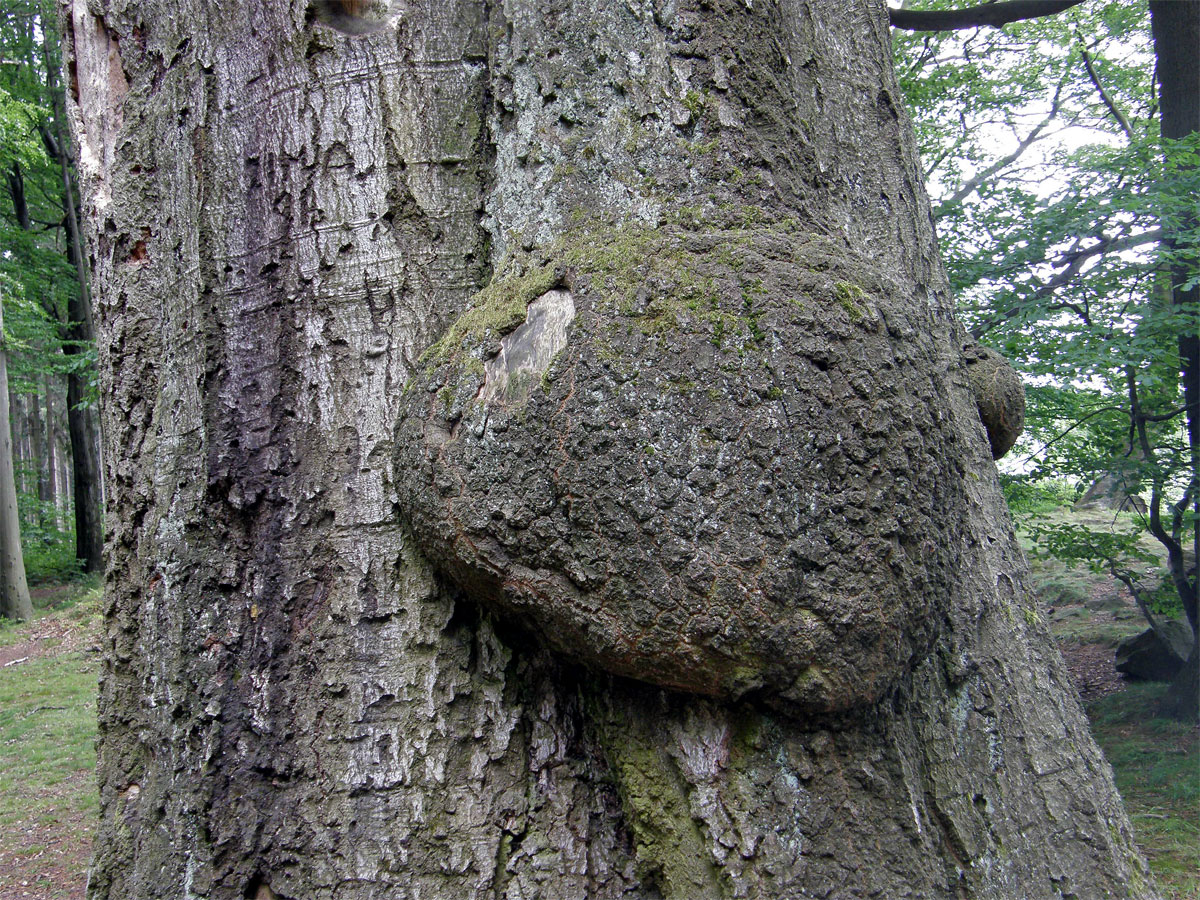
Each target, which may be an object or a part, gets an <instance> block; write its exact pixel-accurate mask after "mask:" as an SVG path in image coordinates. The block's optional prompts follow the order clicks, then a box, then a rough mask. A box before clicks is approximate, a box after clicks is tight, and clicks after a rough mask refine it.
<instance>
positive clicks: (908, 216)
mask: <svg viewBox="0 0 1200 900" xmlns="http://www.w3.org/2000/svg"><path fill="white" fill-rule="evenodd" d="M368 5H370V4H368ZM325 6H326V7H327V6H328V4H326V5H325ZM371 12H372V14H373V19H372V21H371V22H370V23H367V24H368V25H369V27H367V26H364V27H363V28H361V29H354V30H358V31H363V32H366V34H365V36H358V37H351V36H346V35H343V34H341V33H339V32H337V31H334V30H332V29H329V28H327V27H326V26H325V25H324V24H322V20H321V19H320V18H319V17H317V18H316V19H315V20H314V18H313V17H311V16H308V15H307V11H306V9H305V8H304V6H303V4H300V3H293V4H284V3H279V4H227V5H218V4H206V3H202V2H198V0H175V2H166V0H159V2H155V3H150V2H140V3H136V4H135V3H131V2H123V0H107V2H92V3H85V2H83V0H78V2H75V3H72V4H71V5H70V9H69V28H68V29H67V34H68V45H69V48H68V49H69V53H70V56H71V59H72V63H71V65H72V67H73V71H74V72H75V73H76V77H77V90H78V93H77V95H76V96H75V97H73V98H72V115H73V119H74V125H75V128H76V130H77V146H78V152H79V155H80V172H81V178H82V181H83V187H84V195H85V198H86V203H85V210H86V220H87V227H88V232H89V238H90V239H89V245H90V248H91V253H92V260H91V262H92V268H93V271H94V278H95V281H94V284H95V288H96V290H95V300H96V309H97V316H98V322H99V349H100V356H101V370H102V380H103V385H104V396H105V417H106V419H105V429H104V435H105V441H106V447H105V450H106V452H105V458H106V459H107V460H109V466H110V468H109V484H110V485H111V496H112V498H113V500H112V509H113V522H112V528H111V536H110V545H109V549H110V558H109V570H108V581H107V588H106V596H107V599H106V623H107V624H106V635H107V636H106V653H105V664H104V674H103V679H102V685H101V699H100V727H101V737H100V744H99V756H100V763H99V772H100V780H101V802H102V821H101V825H100V830H99V837H98V841H97V848H96V855H95V859H94V863H93V869H92V874H91V879H90V889H89V890H90V895H91V897H92V898H93V900H101V898H106V900H116V898H149V897H181V898H184V897H186V898H193V897H203V898H240V897H281V898H295V900H299V898H305V900H308V898H335V897H336V898H355V900H357V898H363V900H365V898H376V897H413V898H415V897H425V898H430V897H433V898H450V897H454V898H485V897H487V898H492V897H504V898H513V900H515V898H518V897H523V898H533V897H545V898H567V897H589V898H607V897H640V898H656V897H658V898H661V897H795V898H801V897H813V896H839V897H867V896H887V897H896V898H903V897H938V898H941V897H945V898H951V897H964V896H966V897H989V898H997V900H999V898H1011V897H1017V896H1020V897H1028V898H1051V897H1054V898H1061V897H1070V896H1078V897H1097V898H1098V897H1121V898H1126V897H1152V896H1155V893H1154V890H1153V888H1152V887H1151V886H1150V884H1149V883H1148V881H1147V878H1148V876H1147V874H1146V869H1145V866H1144V864H1143V863H1142V862H1141V861H1140V859H1139V858H1138V855H1137V852H1136V850H1135V848H1134V847H1133V844H1132V841H1131V836H1130V828H1129V824H1128V821H1127V820H1126V817H1125V815H1124V812H1123V811H1122V809H1121V805H1120V800H1119V798H1118V796H1117V794H1116V791H1115V789H1114V787H1113V784H1112V779H1111V773H1110V772H1109V769H1108V767H1107V765H1106V764H1105V763H1104V761H1103V759H1102V758H1101V756H1100V754H1099V752H1098V751H1097V749H1096V747H1095V745H1094V743H1093V742H1092V739H1091V737H1090V735H1089V734H1088V730H1087V725H1086V722H1085V720H1084V718H1083V716H1082V714H1081V712H1080V709H1079V706H1078V702H1077V700H1076V698H1075V696H1074V694H1073V692H1072V690H1071V688H1070V685H1069V682H1068V680H1067V675H1066V673H1065V671H1064V669H1063V666H1062V662H1061V659H1060V658H1059V657H1058V655H1057V653H1056V651H1055V650H1054V649H1053V646H1052V644H1051V642H1050V639H1049V637H1048V634H1047V632H1046V629H1045V627H1044V624H1043V623H1042V622H1041V621H1040V620H1039V619H1038V617H1037V614H1036V612H1035V608H1034V606H1033V604H1032V600H1031V599H1030V596H1029V593H1028V591H1027V589H1026V585H1025V578H1026V572H1025V563H1024V561H1023V559H1022V558H1021V554H1020V551H1019V549H1018V547H1017V545H1016V542H1015V540H1014V538H1013V535H1012V531H1011V528H1010V526H1009V525H1008V518H1007V513H1006V512H1005V509H1004V504H1003V501H1002V499H1001V496H1000V493H999V490H998V488H997V484H996V479H995V470H994V467H993V464H992V462H991V458H990V452H989V447H988V442H987V438H986V436H985V433H984V429H983V427H982V425H981V423H980V420H979V418H978V415H977V412H976V408H975V401H974V398H973V396H972V394H971V392H970V388H969V385H968V383H967V375H966V371H965V365H964V363H963V362H962V360H961V356H960V354H959V349H958V348H960V347H961V346H962V345H963V344H964V343H965V340H964V337H963V335H962V332H961V329H960V328H959V326H958V325H957V323H956V322H955V321H954V319H953V316H952V313H951V303H950V299H949V297H948V295H947V292H946V288H945V280H944V275H943V273H942V270H941V267H940V263H939V262H938V260H937V257H936V251H935V249H934V241H933V237H932V233H931V229H930V225H929V209H928V202H927V200H926V197H925V194H924V191H923V188H922V186H921V184H920V182H919V176H918V173H917V168H916V165H915V152H914V150H913V141H912V138H911V135H910V133H909V128H908V124H907V122H906V120H905V118H904V115H903V112H902V107H901V101H900V99H899V93H898V90H897V89H896V86H895V84H894V81H893V77H892V73H891V68H890V62H889V51H888V46H889V38H888V24H887V12H886V9H885V7H884V6H883V5H882V4H881V3H874V2H872V3H861V4H860V3H855V4H845V3H842V2H837V3H834V2H785V3H779V4H775V3H755V4H753V5H752V6H751V5H750V4H746V3H741V2H738V3H716V4H705V5H704V8H703V10H702V9H700V8H699V6H693V5H692V4H689V3H681V4H653V3H649V2H646V3H638V2H632V3H621V4H618V3H612V2H604V0H593V2H589V3H553V4H541V5H535V4H532V3H523V2H509V3H504V4H485V3H482V2H466V0H458V2H443V0H438V2H430V3H407V4H396V5H395V7H394V9H393V10H392V13H393V14H391V15H388V14H386V13H387V10H382V11H381V10H379V9H375V8H373V9H372V10H371ZM631 227H640V228H644V229H649V230H651V231H655V232H658V233H661V234H662V235H664V236H665V237H668V238H671V237H677V238H679V239H680V240H683V239H685V238H687V236H688V235H692V236H696V235H698V236H700V237H701V238H703V237H704V236H705V235H706V234H711V233H713V232H714V231H718V230H723V231H726V232H729V231H738V230H739V229H741V230H742V231H744V232H747V233H751V232H752V233H753V235H757V237H755V238H754V239H755V240H760V239H763V240H765V238H764V234H765V233H766V232H768V231H770V230H771V229H773V228H777V229H779V232H780V234H781V235H782V237H781V238H780V240H782V241H784V242H786V240H787V237H786V235H787V234H789V233H790V234H797V235H808V236H811V237H813V238H814V239H816V238H820V239H821V240H823V241H827V242H831V243H834V244H836V245H838V246H841V247H844V248H845V251H846V254H847V259H849V258H850V257H851V256H852V255H853V256H855V257H856V258H858V257H862V258H865V259H866V260H868V261H869V265H870V267H871V268H872V269H873V270H874V271H877V272H882V273H886V275H887V277H888V279H890V280H891V283H892V285H893V289H894V290H895V291H896V294H895V295H894V296H891V297H889V298H887V299H888V303H889V304H895V308H896V309H898V310H903V311H904V312H903V315H904V316H905V317H906V319H905V321H906V323H907V322H915V323H918V324H919V325H920V328H921V329H922V330H923V332H922V334H921V336H920V339H919V341H918V343H917V346H919V347H920V348H921V350H920V354H919V355H920V356H921V363H920V365H921V367H922V368H921V372H923V377H924V379H925V381H926V383H927V384H928V385H929V388H928V390H929V393H930V394H931V395H936V396H938V397H940V398H942V400H941V402H942V403H943V404H944V405H943V406H941V407H940V412H939V417H940V421H939V425H938V428H939V429H940V432H939V438H938V439H939V441H942V442H944V443H945V445H946V447H947V450H946V458H945V462H946V463H947V471H946V474H945V478H946V479H947V483H946V485H945V487H946V489H947V490H948V491H949V492H950V493H951V494H952V495H953V496H955V497H956V498H958V500H956V501H955V505H954V510H955V511H956V513H957V515H958V517H959V519H958V521H956V522H953V523H951V524H950V525H949V526H948V529H949V532H950V534H951V535H952V537H951V538H950V539H949V540H950V543H948V544H947V545H946V546H944V547H934V546H930V547H929V548H928V551H929V552H930V553H935V554H942V555H945V556H946V557H947V558H948V559H950V560H951V561H952V565H950V566H949V568H951V569H952V570H953V576H952V577H949V576H948V577H947V580H946V582H945V584H944V586H943V587H942V588H941V589H940V590H941V591H944V596H943V595H942V594H941V593H939V599H938V600H937V603H936V604H935V610H936V613H935V615H934V621H931V622H929V623H927V628H928V639H927V640H925V641H923V642H918V643H919V644H920V646H919V648H917V649H915V650H914V651H913V655H912V656H911V657H909V658H907V659H905V660H904V664H903V665H902V666H901V667H900V669H899V671H897V672H895V673H892V674H891V675H890V676H889V677H888V679H886V685H885V686H884V689H883V693H882V694H876V693H875V692H873V691H872V692H867V693H868V694H869V695H870V696H869V699H863V698H859V699H858V700H857V702H852V703H851V704H850V705H849V706H848V707H847V708H844V709H841V711H839V712H837V713H823V712H820V711H811V710H810V711H804V712H799V713H797V711H796V709H794V708H793V709H785V710H778V709H775V708H774V707H773V706H772V705H771V704H770V703H769V702H768V700H767V698H763V697H758V696H754V695H750V696H742V697H741V698H740V699H737V700H732V699H729V698H728V696H726V695H720V696H717V697H708V698H705V697H700V696H696V695H692V694H688V693H683V692H672V691H669V690H664V689H660V688H658V687H652V686H649V685H647V684H646V683H644V682H641V681H635V680H629V679H626V678H623V677H619V676H617V675H613V674H612V673H611V672H610V671H606V670H605V668H604V665H605V663H604V661H603V660H599V661H594V662H595V663H596V664H595V665H594V666H593V667H591V668H589V667H587V666H585V665H583V664H581V663H580V662H579V661H578V659H577V657H574V656H572V655H571V654H570V648H567V651H568V652H566V653H561V654H560V653H559V652H558V651H556V650H554V649H551V647H550V645H549V644H547V643H546V642H545V641H544V640H543V637H544V634H543V635H539V634H538V631H537V628H538V623H537V620H536V619H532V618H530V617H527V616H522V615H520V613H519V612H516V613H514V611H513V610H511V609H508V608H507V607H505V606H504V605H503V604H499V603H496V602H494V599H493V598H491V597H489V596H488V595H487V594H486V593H484V592H479V593H476V592H473V591H471V590H469V589H465V588H464V587H463V586H462V585H456V583H455V582H454V581H453V580H452V579H451V578H449V577H447V576H450V575H453V574H454V573H452V572H448V571H445V570H443V571H437V570H435V569H434V568H433V566H431V564H430V563H429V562H428V561H427V559H426V558H425V557H424V555H423V554H422V553H421V551H419V550H418V549H417V545H416V543H414V542H413V541H412V540H410V539H409V536H408V535H407V533H406V530H405V528H404V526H403V525H402V522H401V514H400V511H399V510H398V508H397V502H398V498H399V492H398V488H399V487H400V486H402V485H403V484H404V483H405V482H406V480H407V479H410V478H413V477H416V475H415V473H414V472H413V471H411V470H407V469H397V468H395V467H394V465H393V460H394V459H395V458H396V453H397V449H398V448H397V446H396V440H397V439H396V436H395V435H396V423H397V420H398V416H399V412H400V404H401V396H402V394H403V390H404V387H405V384H406V382H408V381H409V380H410V379H412V378H413V377H414V376H416V375H417V374H419V373H420V372H423V371H424V365H423V364H419V363H418V360H419V358H420V357H421V355H422V353H424V352H425V351H426V350H427V349H428V348H430V347H431V345H433V344H434V343H435V342H436V341H437V340H438V338H439V337H441V336H443V335H444V334H446V333H447V331H448V329H449V328H450V326H451V325H452V324H454V323H456V321H457V320H459V319H460V316H462V315H463V314H464V313H465V312H467V310H469V309H470V308H471V307H472V296H473V295H475V294H476V292H477V291H479V290H480V289H481V288H484V287H485V286H486V285H487V284H488V283H489V281H490V280H491V279H492V273H493V272H506V271H510V270H511V267H516V269H522V267H525V268H528V267H530V266H532V264H533V261H534V260H535V258H536V259H542V258H546V257H553V256H554V255H555V253H556V252H557V251H556V249H555V248H556V247H560V246H563V242H564V241H567V242H569V241H571V240H573V239H574V237H577V236H578V235H579V234H580V232H581V231H585V230H586V231H587V232H588V233H590V234H592V235H594V236H595V243H597V244H600V245H603V244H604V242H605V241H606V239H607V238H612V239H613V241H616V239H617V237H619V235H620V234H622V233H624V232H625V231H626V230H627V229H629V228H631ZM736 258H737V257H736V254H735V255H733V256H731V257H730V259H732V260H735V261H736ZM837 262H838V261H835V263H837ZM838 264H840V263H838ZM830 296H831V297H833V295H832V294H831V295H830ZM533 299H535V298H534V297H529V298H527V300H533ZM635 299H636V298H635ZM831 302H837V301H836V299H834V300H832V301H831ZM889 308H891V307H890V306H889ZM846 312H847V314H848V312H849V311H848V310H846ZM461 324H462V323H461V322H460V323H459V325H461ZM904 327H909V326H908V325H907V324H905V326H904ZM850 356H853V353H852V352H851V353H849V354H848V357H850ZM839 358H840V357H839ZM870 364H871V361H870V360H860V361H859V363H857V364H854V363H851V362H850V361H849V359H847V362H846V363H845V365H846V369H845V371H842V372H838V373H835V375H836V376H837V377H838V378H842V377H844V378H845V379H847V381H848V382H853V381H854V379H855V375H856V371H857V370H856V365H870ZM481 368H484V367H483V366H482V365H481ZM577 387H578V389H579V390H586V389H587V385H586V384H580V385H578V386H577ZM530 390H531V391H536V390H539V387H538V386H537V385H534V386H532V387H531V388H530ZM888 402H889V403H890V404H892V406H891V407H890V409H892V411H893V412H896V413H897V414H899V413H900V412H901V411H902V409H903V404H902V401H897V400H895V399H889V401H888ZM685 424H686V423H681V428H682V427H685ZM903 449H904V448H897V452H898V453H903ZM629 462H630V461H629V460H628V459H624V458H622V457H621V456H619V455H618V456H617V457H615V458H614V460H613V464H614V466H622V465H627V464H629ZM782 477H783V478H784V479H785V480H786V479H787V478H789V477H791V475H790V474H788V473H785V474H784V475H783V476H782ZM892 512H894V514H895V515H897V516H904V515H906V513H907V514H913V513H915V512H917V511H915V510H905V509H904V508H902V507H898V508H896V509H894V510H892ZM846 521H847V522H849V520H848V519H847V520H846ZM840 527H845V528H849V529H850V530H851V531H852V530H853V529H852V527H851V526H850V525H848V524H847V525H844V526H840ZM468 587H469V586H468ZM914 646H915V645H914ZM872 675H873V673H870V672H864V677H865V678H870V677H872Z"/></svg>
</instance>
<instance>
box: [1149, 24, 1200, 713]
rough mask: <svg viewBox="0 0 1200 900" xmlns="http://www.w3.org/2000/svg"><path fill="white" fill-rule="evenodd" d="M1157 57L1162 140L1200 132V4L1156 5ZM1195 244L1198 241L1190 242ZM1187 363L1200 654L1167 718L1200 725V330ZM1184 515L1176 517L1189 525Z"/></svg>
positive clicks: (1191, 332)
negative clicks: (1199, 562) (1199, 50)
mask: <svg viewBox="0 0 1200 900" xmlns="http://www.w3.org/2000/svg"><path fill="white" fill-rule="evenodd" d="M1150 19H1151V25H1152V31H1153V34H1154V55H1155V61H1156V68H1157V77H1158V83H1159V89H1160V90H1159V96H1160V106H1161V111H1162V112H1161V115H1162V135H1163V137H1164V138H1167V139H1169V140H1179V139H1181V138H1185V137H1188V136H1190V135H1195V134H1197V133H1200V54H1198V53H1197V49H1196V48H1197V47H1200V2H1197V0H1187V2H1173V3H1165V2H1161V0H1158V2H1151V3H1150ZM1165 224H1166V229H1167V233H1168V235H1169V237H1168V240H1167V243H1168V245H1169V246H1171V247H1173V248H1175V249H1180V248H1181V247H1182V246H1183V245H1184V243H1185V241H1182V240H1179V239H1178V238H1177V235H1178V234H1180V233H1183V232H1186V231H1191V232H1192V233H1193V235H1194V234H1195V232H1196V230H1197V229H1198V228H1200V214H1197V213H1196V212H1195V211H1193V213H1192V215H1190V216H1187V215H1184V216H1182V217H1181V219H1180V220H1178V221H1168V222H1167V223H1165ZM1188 240H1189V241H1194V237H1193V238H1189V239H1188ZM1195 276H1196V265H1195V263H1194V262H1193V264H1191V265H1188V264H1187V263H1185V262H1182V261H1177V262H1176V263H1175V264H1174V265H1173V266H1172V269H1171V282H1172V288H1171V294H1172V301H1173V302H1174V304H1175V306H1176V307H1177V308H1178V309H1179V310H1181V311H1188V310H1190V311H1191V315H1192V323H1193V325H1195V321H1196V318H1195V317H1196V310H1198V309H1200V286H1198V285H1196V284H1195V283H1194V282H1195ZM1189 281H1191V282H1192V284H1191V287H1188V288H1186V289H1185V285H1187V284H1188V282H1189ZM1179 362H1180V369H1181V372H1182V377H1183V403H1184V407H1185V409H1186V417H1187V437H1188V446H1189V448H1190V463H1191V465H1190V469H1191V471H1190V473H1189V479H1188V490H1187V496H1186V498H1185V500H1184V507H1186V506H1187V505H1190V506H1191V510H1190V512H1191V514H1192V520H1191V522H1190V523H1189V524H1185V525H1184V527H1183V528H1182V529H1180V530H1179V531H1178V532H1177V533H1176V534H1174V535H1173V540H1172V542H1171V543H1170V544H1168V560H1167V563H1168V566H1169V567H1170V569H1171V574H1172V577H1173V580H1174V582H1175V584H1176V588H1177V590H1178V592H1179V595H1180V599H1181V600H1182V601H1183V607H1184V612H1185V614H1186V616H1187V620H1188V623H1189V624H1190V625H1191V627H1192V653H1191V657H1190V658H1189V659H1188V661H1187V663H1186V664H1185V665H1184V667H1183V668H1182V669H1181V670H1180V672H1179V674H1178V675H1177V676H1176V677H1175V680H1174V681H1173V682H1172V684H1171V688H1170V691H1169V692H1168V694H1167V697H1166V700H1165V701H1164V706H1163V711H1164V712H1165V713H1166V714H1168V715H1171V716H1174V717H1175V718H1179V719H1186V720H1189V721H1196V720H1197V719H1200V596H1198V595H1200V572H1197V569H1196V566H1195V564H1194V563H1193V565H1192V567H1191V570H1190V571H1189V570H1188V566H1187V564H1186V562H1185V555H1184V547H1185V546H1186V545H1187V544H1189V543H1190V544H1191V551H1192V552H1191V558H1192V560H1196V559H1200V528H1198V527H1197V524H1196V523H1197V522H1198V521H1200V330H1198V329H1197V328H1196V327H1189V328H1184V329H1182V330H1181V331H1180V335H1179ZM1183 512H1184V510H1183V509H1180V510H1179V511H1178V512H1177V513H1176V514H1177V516H1178V517H1179V519H1180V520H1183V519H1184V516H1183Z"/></svg>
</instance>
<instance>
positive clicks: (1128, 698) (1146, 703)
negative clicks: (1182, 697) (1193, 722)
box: [1087, 684, 1200, 900]
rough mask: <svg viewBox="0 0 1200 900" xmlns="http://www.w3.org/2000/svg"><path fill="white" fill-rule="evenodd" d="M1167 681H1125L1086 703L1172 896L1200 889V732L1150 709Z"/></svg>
mask: <svg viewBox="0 0 1200 900" xmlns="http://www.w3.org/2000/svg"><path fill="white" fill-rule="evenodd" d="M1166 689H1167V686H1166V685H1165V684H1130V685H1129V686H1128V687H1127V688H1126V689H1125V690H1123V691H1121V692H1119V693H1116V694H1110V695H1109V696H1107V697H1103V698H1101V699H1099V700H1094V701H1092V702H1091V703H1089V704H1088V705H1087V711H1088V716H1089V717H1090V718H1091V720H1092V733H1093V734H1094V735H1095V737H1096V741H1097V743H1099V744H1100V748H1101V749H1102V750H1103V751H1104V755H1105V756H1106V757H1108V761H1109V763H1110V764H1111V765H1112V767H1113V772H1114V774H1115V775H1116V779H1117V787H1118V788H1119V789H1120V791H1121V796H1122V797H1123V798H1124V799H1125V808H1126V810H1127V811H1128V813H1129V817H1130V819H1131V820H1132V821H1133V827H1134V831H1135V832H1136V834H1137V840H1138V844H1139V845H1140V846H1141V848H1142V850H1143V852H1144V853H1145V854H1146V858H1147V859H1148V860H1149V862H1150V869H1151V871H1153V872H1154V876H1155V878H1156V879H1157V880H1158V883H1159V886H1160V887H1161V888H1162V890H1163V892H1164V894H1165V896H1166V897H1168V898H1170V900H1194V898H1196V897H1200V732H1198V731H1197V729H1196V727H1195V726H1190V727H1189V726H1187V725H1184V724H1182V723H1180V722H1174V721H1171V720H1170V719H1161V718H1157V717H1154V716H1152V715H1148V711H1152V710H1154V709H1155V707H1156V706H1157V705H1158V702H1159V700H1160V699H1161V697H1162V695H1163V693H1164V692H1165V691H1166Z"/></svg>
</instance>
